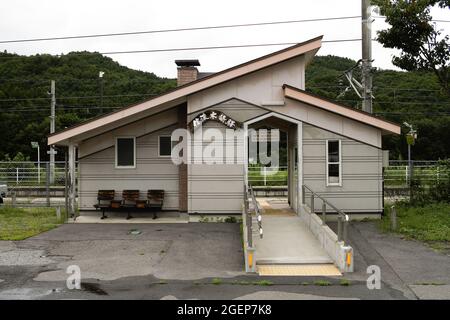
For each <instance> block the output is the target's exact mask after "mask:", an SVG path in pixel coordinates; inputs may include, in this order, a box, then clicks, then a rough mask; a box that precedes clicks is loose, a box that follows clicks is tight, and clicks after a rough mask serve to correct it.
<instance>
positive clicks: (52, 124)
mask: <svg viewBox="0 0 450 320" xmlns="http://www.w3.org/2000/svg"><path fill="white" fill-rule="evenodd" d="M55 87H56V85H55V80H52V81H51V83H50V95H51V105H50V134H52V133H54V132H55V120H56V116H55V109H56V93H55V91H56V89H55ZM47 153H48V154H49V155H50V175H49V180H50V181H49V182H50V184H53V183H54V181H55V154H56V153H57V152H56V151H55V146H53V145H51V146H50V151H47Z"/></svg>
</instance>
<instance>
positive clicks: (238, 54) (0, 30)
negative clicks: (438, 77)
mask: <svg viewBox="0 0 450 320" xmlns="http://www.w3.org/2000/svg"><path fill="white" fill-rule="evenodd" d="M360 13H361V0H341V1H336V0H301V1H300V0H276V1H275V0H255V1H253V0H247V1H244V0H226V1H217V0H216V1H212V0H191V1H187V0H177V1H175V0H157V1H149V0H147V1H144V0H126V1H125V0H122V1H119V0H102V1H100V0H89V1H87V0H76V1H75V0H64V1H61V0H59V1H58V0H53V1H51V0H39V1H37V0H14V1H1V2H0V40H10V39H18V38H21V39H24V38H37V37H38V38H40V37H52V36H71V35H80V34H98V33H115V32H130V31H145V30H156V29H172V28H186V27H200V26H214V25H224V24H240V23H254V22H266V21H282V20H299V19H312V18H327V17H339V16H357V15H360ZM432 13H433V18H434V19H447V20H450V15H449V11H448V10H442V9H436V10H433V12H432ZM386 26H387V25H386V24H385V23H384V21H383V19H376V20H375V22H374V24H373V36H375V31H376V30H380V29H383V28H386ZM438 26H439V27H440V28H442V29H444V33H446V34H450V23H440V24H438ZM318 35H324V40H333V39H349V38H360V37H361V21H360V20H359V19H350V20H340V21H339V20H338V21H322V22H309V23H293V24H285V25H271V26H258V27H245V28H232V29H216V30H203V31H188V32H173V33H160V34H146V35H135V36H121V37H109V38H96V39H76V40H64V41H62V40H61V41H46V42H29V43H15V44H0V50H2V51H3V50H5V49H6V50H7V51H9V52H15V53H18V54H26V55H30V54H36V53H51V54H60V53H68V52H70V51H81V50H88V51H98V52H110V51H124V50H148V49H161V48H181V47H204V46H220V45H239V44H257V43H277V42H302V41H305V40H308V39H310V38H313V37H316V36H318ZM281 48H283V47H264V48H244V49H242V48H241V49H220V50H202V51H183V52H162V53H139V54H121V55H113V56H111V57H112V58H113V59H114V60H116V61H118V62H119V63H120V64H122V65H126V66H128V67H130V68H133V69H139V70H144V71H150V72H154V73H155V74H157V75H159V76H165V77H171V78H174V77H176V67H175V64H174V60H175V59H191V58H197V59H199V60H200V63H201V65H202V66H201V67H200V71H219V70H222V69H224V68H228V67H231V66H233V65H236V64H239V63H242V62H245V61H248V60H250V59H253V58H256V57H259V56H261V55H264V54H267V53H270V52H272V51H276V50H279V49H281ZM319 54H320V55H326V54H334V55H338V56H342V57H349V58H352V59H355V60H358V59H360V57H361V44H360V42H352V43H349V42H347V43H344V42H343V43H325V44H324V45H323V46H322V48H321V49H320V51H319ZM392 54H393V51H392V50H387V49H384V48H382V46H381V45H379V44H378V43H377V42H376V41H374V42H373V58H374V59H375V61H374V65H375V66H376V67H380V68H384V69H393V66H392V64H391V62H390V61H391V57H392Z"/></svg>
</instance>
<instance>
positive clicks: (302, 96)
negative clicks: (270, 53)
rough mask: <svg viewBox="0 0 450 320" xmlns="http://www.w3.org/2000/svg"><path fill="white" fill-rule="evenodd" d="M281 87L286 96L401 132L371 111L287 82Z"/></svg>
mask: <svg viewBox="0 0 450 320" xmlns="http://www.w3.org/2000/svg"><path fill="white" fill-rule="evenodd" d="M283 89H284V95H285V97H287V98H290V99H294V100H297V101H300V102H304V103H307V104H309V105H312V106H315V107H318V108H321V109H323V110H326V111H329V112H332V113H335V114H339V115H341V116H344V117H347V118H350V119H353V120H356V121H359V122H362V123H365V124H368V125H371V126H373V127H376V128H379V129H382V130H384V131H387V132H389V133H396V134H400V132H401V128H400V125H398V124H396V123H394V122H391V121H388V120H384V119H381V118H379V117H376V116H374V115H373V114H371V113H368V112H365V111H362V110H358V109H355V108H352V107H349V106H346V105H343V104H340V103H337V102H335V101H332V100H329V99H327V98H324V97H321V96H319V95H316V94H313V93H311V92H306V91H305V90H302V89H299V88H295V87H292V86H290V85H287V84H284V85H283Z"/></svg>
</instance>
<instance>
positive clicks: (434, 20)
mask: <svg viewBox="0 0 450 320" xmlns="http://www.w3.org/2000/svg"><path fill="white" fill-rule="evenodd" d="M372 18H376V19H386V16H372ZM431 21H432V22H445V23H447V22H450V20H442V19H431Z"/></svg>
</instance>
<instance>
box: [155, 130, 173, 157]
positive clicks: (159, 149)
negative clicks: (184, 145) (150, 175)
mask: <svg viewBox="0 0 450 320" xmlns="http://www.w3.org/2000/svg"><path fill="white" fill-rule="evenodd" d="M163 137H166V138H169V139H170V154H169V155H167V156H165V155H161V153H160V151H161V148H160V141H161V140H160V138H163ZM171 156H172V136H170V135H167V134H162V135H160V136H158V157H159V158H170V157H171Z"/></svg>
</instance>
